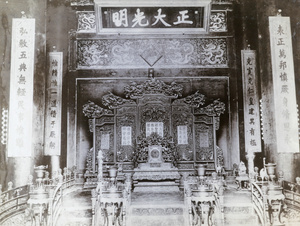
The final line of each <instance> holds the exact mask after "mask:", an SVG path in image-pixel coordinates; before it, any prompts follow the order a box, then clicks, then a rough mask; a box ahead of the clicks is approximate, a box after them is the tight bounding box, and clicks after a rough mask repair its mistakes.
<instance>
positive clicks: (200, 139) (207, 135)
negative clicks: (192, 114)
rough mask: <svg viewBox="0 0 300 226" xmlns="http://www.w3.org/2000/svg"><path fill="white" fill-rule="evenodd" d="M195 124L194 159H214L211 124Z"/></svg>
mask: <svg viewBox="0 0 300 226" xmlns="http://www.w3.org/2000/svg"><path fill="white" fill-rule="evenodd" d="M194 126H195V142H196V145H195V146H196V160H197V161H213V160H214V137H213V136H214V135H213V125H206V124H205V123H197V124H195V125H194Z"/></svg>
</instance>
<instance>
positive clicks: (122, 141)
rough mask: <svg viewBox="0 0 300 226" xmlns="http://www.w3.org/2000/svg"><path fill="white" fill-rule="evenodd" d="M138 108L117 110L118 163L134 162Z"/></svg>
mask: <svg viewBox="0 0 300 226" xmlns="http://www.w3.org/2000/svg"><path fill="white" fill-rule="evenodd" d="M136 117H137V114H136V107H123V108H120V109H117V115H116V134H117V136H116V154H117V162H132V160H133V159H132V158H133V152H134V146H135V137H136V130H137V126H136V125H137V121H136Z"/></svg>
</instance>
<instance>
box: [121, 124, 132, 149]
mask: <svg viewBox="0 0 300 226" xmlns="http://www.w3.org/2000/svg"><path fill="white" fill-rule="evenodd" d="M122 145H131V127H130V126H122Z"/></svg>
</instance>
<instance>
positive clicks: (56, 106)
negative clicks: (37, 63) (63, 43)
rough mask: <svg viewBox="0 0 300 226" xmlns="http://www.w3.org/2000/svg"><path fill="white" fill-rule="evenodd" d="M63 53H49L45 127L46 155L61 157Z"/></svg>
mask: <svg viewBox="0 0 300 226" xmlns="http://www.w3.org/2000/svg"><path fill="white" fill-rule="evenodd" d="M62 66H63V53H62V52H51V53H49V74H48V79H47V85H48V98H47V103H46V106H47V109H46V123H45V124H46V126H45V143H46V145H45V155H50V156H53V155H60V149H61V145H60V144H61V101H62V93H61V92H62Z"/></svg>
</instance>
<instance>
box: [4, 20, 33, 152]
mask: <svg viewBox="0 0 300 226" xmlns="http://www.w3.org/2000/svg"><path fill="white" fill-rule="evenodd" d="M34 45H35V19H27V18H21V19H19V18H14V19H13V20H12V47H11V69H10V98H9V129H8V157H29V156H31V153H32V150H31V148H32V147H31V146H32V142H31V141H32V123H33V120H32V111H33V74H34Z"/></svg>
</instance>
